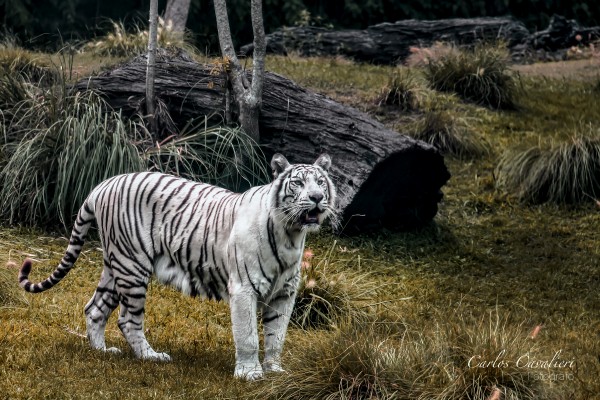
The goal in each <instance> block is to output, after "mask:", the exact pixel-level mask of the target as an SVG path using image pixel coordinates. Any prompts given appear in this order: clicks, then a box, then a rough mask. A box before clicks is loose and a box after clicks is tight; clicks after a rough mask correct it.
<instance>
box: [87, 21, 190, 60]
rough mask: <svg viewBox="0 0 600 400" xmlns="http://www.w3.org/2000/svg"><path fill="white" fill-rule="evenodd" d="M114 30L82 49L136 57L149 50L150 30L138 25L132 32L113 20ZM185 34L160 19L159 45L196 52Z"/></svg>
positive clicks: (97, 52)
mask: <svg viewBox="0 0 600 400" xmlns="http://www.w3.org/2000/svg"><path fill="white" fill-rule="evenodd" d="M111 23H112V27H113V30H112V32H110V33H108V34H107V35H106V36H104V37H102V38H98V39H96V40H94V41H90V42H88V43H86V44H85V45H83V47H82V49H81V50H82V51H84V52H89V53H92V54H94V55H97V56H111V57H134V56H138V55H140V54H144V53H146V52H147V47H148V30H147V29H144V28H143V27H141V26H136V27H135V28H134V29H133V31H132V32H128V31H127V29H126V28H125V26H124V25H123V23H122V22H115V21H112V22H111ZM190 43H191V41H190V40H189V39H188V38H187V37H186V36H185V35H183V36H182V35H181V34H179V33H176V32H174V31H173V29H172V26H170V25H168V24H165V21H164V20H163V19H162V18H160V17H159V19H158V45H159V46H160V47H180V48H183V49H185V50H186V51H188V52H189V53H194V52H195V51H196V49H195V47H194V46H193V45H191V44H190Z"/></svg>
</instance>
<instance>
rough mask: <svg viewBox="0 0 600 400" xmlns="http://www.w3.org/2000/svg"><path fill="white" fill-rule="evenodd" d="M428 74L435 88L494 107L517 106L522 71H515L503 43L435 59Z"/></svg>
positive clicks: (476, 47) (431, 62)
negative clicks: (516, 100) (520, 72)
mask: <svg viewBox="0 0 600 400" xmlns="http://www.w3.org/2000/svg"><path fill="white" fill-rule="evenodd" d="M425 75H426V78H427V80H428V81H429V84H430V85H431V87H432V88H433V89H436V90H440V91H446V92H455V93H457V94H458V95H459V96H460V97H461V98H463V99H465V100H468V101H472V102H474V103H476V104H480V105H484V106H487V107H490V108H494V109H513V108H515V96H516V94H517V91H518V90H519V83H518V82H519V80H518V75H516V73H514V72H512V71H511V69H510V65H509V56H508V52H507V50H506V48H505V47H504V46H502V45H486V44H478V45H476V46H475V47H474V48H473V49H465V50H460V51H457V52H450V53H449V54H448V55H446V56H443V57H441V58H439V59H438V60H431V61H430V62H429V63H428V64H427V68H426V69H425Z"/></svg>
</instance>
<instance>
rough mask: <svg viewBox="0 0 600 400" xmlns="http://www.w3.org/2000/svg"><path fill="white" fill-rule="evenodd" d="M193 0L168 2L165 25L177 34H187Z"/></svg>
mask: <svg viewBox="0 0 600 400" xmlns="http://www.w3.org/2000/svg"><path fill="white" fill-rule="evenodd" d="M190 2H191V0H168V1H167V7H166V9H165V23H166V25H167V26H170V27H171V30H172V32H173V33H175V34H181V35H182V36H183V33H184V32H185V26H186V24H187V19H188V14H189V12H190Z"/></svg>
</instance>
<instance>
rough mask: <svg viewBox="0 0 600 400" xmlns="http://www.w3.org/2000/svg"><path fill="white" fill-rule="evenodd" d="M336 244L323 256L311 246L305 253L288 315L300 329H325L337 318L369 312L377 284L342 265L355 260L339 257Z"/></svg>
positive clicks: (361, 316)
mask: <svg viewBox="0 0 600 400" xmlns="http://www.w3.org/2000/svg"><path fill="white" fill-rule="evenodd" d="M336 244H337V243H336V242H334V243H333V245H332V246H331V247H330V248H329V250H328V251H327V253H326V254H324V255H323V256H319V255H316V256H315V255H314V254H313V253H312V250H310V249H307V250H306V251H305V252H304V257H303V261H302V265H301V269H302V271H301V272H302V280H301V281H300V287H299V288H298V293H297V296H296V304H295V305H294V309H293V311H292V317H291V322H292V324H293V325H295V326H297V327H300V328H302V329H328V328H333V327H336V326H337V325H338V324H339V323H340V321H349V320H354V319H363V318H365V317H366V316H367V315H368V312H369V307H370V303H371V302H372V301H373V299H374V297H375V296H376V294H377V292H378V290H379V285H378V284H377V283H375V282H374V281H373V280H371V279H369V277H368V275H367V274H361V273H357V272H354V271H351V270H348V268H344V267H345V266H347V265H348V264H349V263H351V262H355V261H356V260H354V259H352V257H351V258H346V257H340V255H341V254H340V253H339V250H337V249H336ZM358 261H359V262H360V260H358ZM358 268H359V267H358Z"/></svg>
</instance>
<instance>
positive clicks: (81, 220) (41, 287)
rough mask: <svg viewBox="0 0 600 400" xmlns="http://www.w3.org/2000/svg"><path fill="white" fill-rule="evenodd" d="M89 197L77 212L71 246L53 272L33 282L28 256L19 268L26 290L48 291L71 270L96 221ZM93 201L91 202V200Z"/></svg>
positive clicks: (21, 282)
mask: <svg viewBox="0 0 600 400" xmlns="http://www.w3.org/2000/svg"><path fill="white" fill-rule="evenodd" d="M89 200H90V199H89V197H88V199H87V200H86V201H85V202H84V204H83V206H82V207H81V209H79V212H78V213H77V219H76V220H75V225H74V226H73V230H72V231H71V238H70V239H69V246H68V247H67V250H66V251H65V255H64V256H63V258H62V260H60V264H59V265H58V267H56V269H55V270H54V272H52V274H50V276H49V277H48V278H46V279H45V280H43V281H41V282H38V283H33V282H31V281H30V280H29V273H30V272H31V265H32V260H31V259H29V258H26V259H25V261H23V265H22V266H21V269H20V270H19V285H20V286H21V287H22V288H23V289H24V290H26V291H28V292H30V293H40V292H43V291H46V290H48V289H50V288H52V287H54V285H56V284H57V283H58V282H60V281H62V280H63V278H64V277H65V276H67V274H68V273H69V271H71V268H73V265H74V264H75V261H77V258H78V257H79V253H80V252H81V248H82V247H83V243H84V242H85V238H86V236H87V232H88V230H89V229H90V226H91V225H92V222H94V219H95V216H94V211H93V209H91V208H90V207H89V206H88V201H89ZM90 203H91V202H90Z"/></svg>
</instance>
